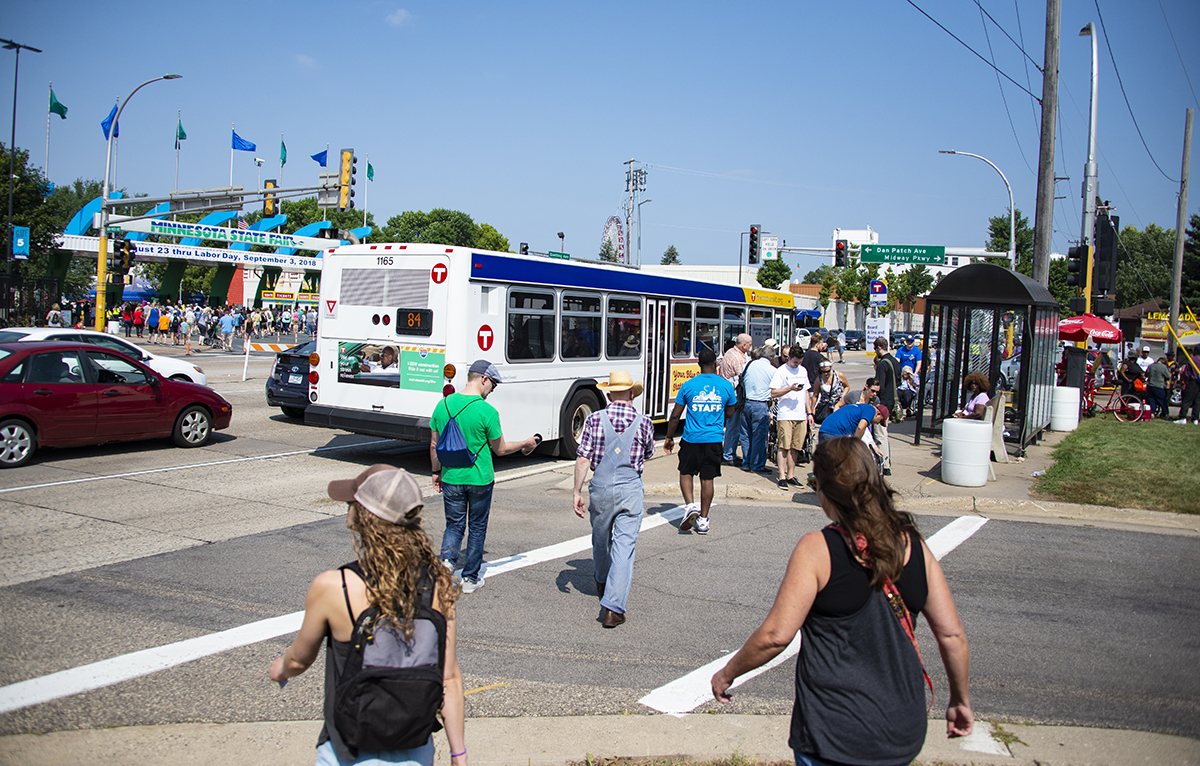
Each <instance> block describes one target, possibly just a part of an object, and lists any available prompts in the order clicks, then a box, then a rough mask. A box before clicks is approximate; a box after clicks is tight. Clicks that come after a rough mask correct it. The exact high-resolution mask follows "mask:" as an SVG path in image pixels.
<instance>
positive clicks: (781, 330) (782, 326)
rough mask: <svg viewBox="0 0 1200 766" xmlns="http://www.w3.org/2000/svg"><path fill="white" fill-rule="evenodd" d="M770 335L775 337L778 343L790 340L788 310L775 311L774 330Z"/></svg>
mask: <svg viewBox="0 0 1200 766" xmlns="http://www.w3.org/2000/svg"><path fill="white" fill-rule="evenodd" d="M771 337H772V338H775V339H776V340H778V341H779V342H780V343H787V342H789V341H791V340H792V331H791V323H790V322H788V312H786V311H776V312H775V330H774V332H772V333H771Z"/></svg>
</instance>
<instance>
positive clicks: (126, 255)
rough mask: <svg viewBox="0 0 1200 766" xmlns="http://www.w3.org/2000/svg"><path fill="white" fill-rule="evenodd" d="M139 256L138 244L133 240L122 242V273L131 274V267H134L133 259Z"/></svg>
mask: <svg viewBox="0 0 1200 766" xmlns="http://www.w3.org/2000/svg"><path fill="white" fill-rule="evenodd" d="M136 255H137V243H136V242H134V241H133V240H132V239H123V240H121V271H123V272H125V273H127V274H128V273H129V267H130V266H132V265H133V258H134V256H136Z"/></svg>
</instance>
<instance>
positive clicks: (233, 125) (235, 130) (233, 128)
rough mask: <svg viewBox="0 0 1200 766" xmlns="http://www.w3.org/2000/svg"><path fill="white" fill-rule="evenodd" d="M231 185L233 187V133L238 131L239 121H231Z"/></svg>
mask: <svg viewBox="0 0 1200 766" xmlns="http://www.w3.org/2000/svg"><path fill="white" fill-rule="evenodd" d="M229 131H230V134H229V186H230V187H231V188H232V187H233V134H234V133H236V132H237V123H233V122H231V123H229Z"/></svg>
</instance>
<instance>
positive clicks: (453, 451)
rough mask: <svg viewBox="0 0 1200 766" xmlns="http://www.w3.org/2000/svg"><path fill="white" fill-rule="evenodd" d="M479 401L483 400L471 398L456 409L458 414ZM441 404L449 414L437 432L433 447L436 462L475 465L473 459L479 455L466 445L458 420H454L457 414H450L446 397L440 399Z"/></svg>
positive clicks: (446, 465)
mask: <svg viewBox="0 0 1200 766" xmlns="http://www.w3.org/2000/svg"><path fill="white" fill-rule="evenodd" d="M479 401H483V400H482V399H472V400H471V401H469V402H467V403H466V404H465V405H463V408H462V409H461V410H459V411H458V415H461V414H463V412H465V411H466V409H467V407H470V406H471V405H472V404H474V403H475V402H479ZM442 404H443V405H444V406H445V407H446V414H447V415H449V420H448V421H447V422H446V427H445V428H443V429H442V432H441V433H440V434H438V440H437V446H436V447H435V450H436V451H437V457H438V462H439V463H441V464H442V465H443V466H445V467H447V468H468V467H470V466H473V465H475V461H476V460H477V459H479V455H478V454H476V453H474V452H472V451H471V450H470V448H469V447H467V440H466V438H465V437H464V436H463V432H462V429H461V428H459V427H458V421H457V420H455V418H457V417H458V415H450V405H449V404H448V403H447V400H446V399H443V400H442Z"/></svg>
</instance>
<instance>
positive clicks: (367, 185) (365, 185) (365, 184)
mask: <svg viewBox="0 0 1200 766" xmlns="http://www.w3.org/2000/svg"><path fill="white" fill-rule="evenodd" d="M367 167H368V168H369V167H371V155H370V154H368V155H367ZM370 187H371V179H370V178H364V179H363V226H366V225H367V191H368V190H369V189H370Z"/></svg>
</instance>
